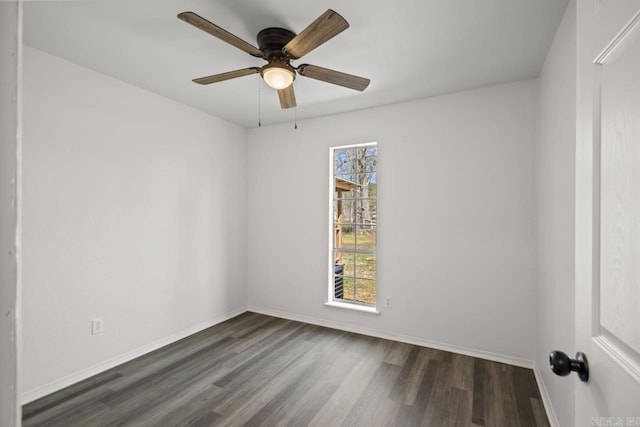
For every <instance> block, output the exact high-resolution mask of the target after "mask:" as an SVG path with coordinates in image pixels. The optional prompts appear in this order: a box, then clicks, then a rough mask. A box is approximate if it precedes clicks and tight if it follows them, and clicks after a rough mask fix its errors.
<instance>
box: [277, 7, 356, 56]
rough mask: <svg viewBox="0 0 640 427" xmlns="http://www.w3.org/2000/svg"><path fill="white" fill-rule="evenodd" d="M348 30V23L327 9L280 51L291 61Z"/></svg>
mask: <svg viewBox="0 0 640 427" xmlns="http://www.w3.org/2000/svg"><path fill="white" fill-rule="evenodd" d="M347 28H349V23H348V22H347V21H346V20H345V19H344V18H343V17H342V16H340V15H339V14H338V13H336V12H334V11H333V10H331V9H329V10H327V11H326V12H325V13H323V14H322V15H320V17H319V18H318V19H316V20H315V21H313V22H312V23H311V25H309V26H308V27H307V28H305V29H304V30H302V32H301V33H300V34H298V35H297V36H295V37H294V38H293V39H291V40H290V41H289V43H287V44H286V45H285V47H284V48H283V49H282V50H283V51H284V52H285V54H286V55H287V56H289V57H290V58H291V59H298V58H301V57H302V56H303V55H306V54H307V53H309V52H311V51H312V50H313V49H315V48H317V47H318V46H320V45H321V44H322V43H324V42H326V41H327V40H329V39H332V38H333V37H335V36H337V35H338V34H340V33H341V32H343V31H344V30H346V29H347Z"/></svg>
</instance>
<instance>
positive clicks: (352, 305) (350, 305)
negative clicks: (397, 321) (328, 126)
mask: <svg viewBox="0 0 640 427" xmlns="http://www.w3.org/2000/svg"><path fill="white" fill-rule="evenodd" d="M361 147H376V148H378V143H377V142H366V143H362V144H351V145H341V146H336V147H329V185H328V187H329V203H328V205H329V215H328V218H329V227H328V230H329V233H328V242H329V250H328V261H329V262H328V267H327V272H328V288H327V300H326V302H325V303H324V305H325V306H328V307H334V308H340V309H347V310H353V311H359V312H363V313H371V314H380V311H379V310H378V308H377V307H378V303H379V301H380V298H379V297H378V289H379V286H378V277H377V276H378V275H377V272H376V304H375V305H364V304H359V303H356V302H346V301H344V300H337V299H335V293H334V286H335V282H334V280H335V279H334V239H335V231H334V221H333V214H334V212H333V209H334V204H333V203H334V193H335V177H334V171H335V152H336V151H340V150H345V149H349V148H361ZM376 174H377V166H376ZM376 179H377V177H376ZM376 246H377V230H376ZM377 263H378V251H377V249H376V264H377ZM376 270H377V269H376Z"/></svg>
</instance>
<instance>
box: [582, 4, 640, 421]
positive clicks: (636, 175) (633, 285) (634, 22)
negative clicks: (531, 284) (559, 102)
mask: <svg viewBox="0 0 640 427" xmlns="http://www.w3.org/2000/svg"><path fill="white" fill-rule="evenodd" d="M577 25H578V33H577V42H578V55H577V61H578V63H577V74H578V86H577V93H578V95H577V102H578V103H577V153H576V154H577V157H576V307H575V309H576V350H579V351H582V352H584V353H585V354H586V355H587V358H588V360H589V368H590V379H589V382H588V383H582V382H580V381H579V380H578V378H577V377H575V378H574V380H575V381H576V386H575V390H576V395H575V402H576V412H575V422H576V426H640V1H638V0H577Z"/></svg>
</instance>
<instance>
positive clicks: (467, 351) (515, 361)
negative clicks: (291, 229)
mask: <svg viewBox="0 0 640 427" xmlns="http://www.w3.org/2000/svg"><path fill="white" fill-rule="evenodd" d="M247 311H252V312H254V313H259V314H265V315H268V316H274V317H280V318H283V319H289V320H295V321H297V322H304V323H310V324H312V325H318V326H324V327H327V328H332V329H339V330H342V331H347V332H354V333H357V334H362V335H368V336H372V337H376V338H384V339H388V340H392V341H399V342H404V343H407V344H414V345H419V346H422V347H430V348H435V349H438V350H444V351H450V352H452V353H458V354H464V355H466V356H472V357H477V358H479V359H485V360H491V361H493V362H499V363H505V364H507V365H514V366H520V367H522V368H528V369H533V367H534V365H535V362H533V361H532V360H527V359H521V358H519V357H513V356H508V355H504V354H497V353H492V352H489V351H485V350H478V349H473V348H467V347H462V346H458V345H453V344H447V343H441V342H437V341H430V340H426V339H424V338H418V337H413V336H410V335H402V334H394V333H389V332H385V331H379V330H376V329H369V328H363V327H360V326H353V325H348V324H346V323H340V322H334V321H331V320H325V319H320V318H317V317H311V316H305V315H300V314H292V313H288V312H283V311H278V310H272V309H268V308H262V307H255V306H249V307H248V308H247Z"/></svg>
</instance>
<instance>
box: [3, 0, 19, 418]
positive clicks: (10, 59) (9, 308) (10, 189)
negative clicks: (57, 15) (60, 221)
mask: <svg viewBox="0 0 640 427" xmlns="http://www.w3.org/2000/svg"><path fill="white" fill-rule="evenodd" d="M21 7H22V6H21V5H20V4H19V3H18V2H14V1H5V2H0V254H1V255H0V425H2V426H7V427H9V426H15V425H19V423H20V421H19V419H20V411H19V402H18V399H17V394H18V392H17V386H18V384H17V366H18V338H17V327H18V326H17V319H18V317H19V315H18V295H19V293H18V264H17V257H16V253H17V247H16V234H17V224H18V212H17V207H18V204H19V200H17V178H18V168H19V165H18V153H19V134H20V102H19V100H20V80H21V79H20V57H21V42H22V35H21V33H22V31H21V28H22V23H21V22H22V9H21Z"/></svg>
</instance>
